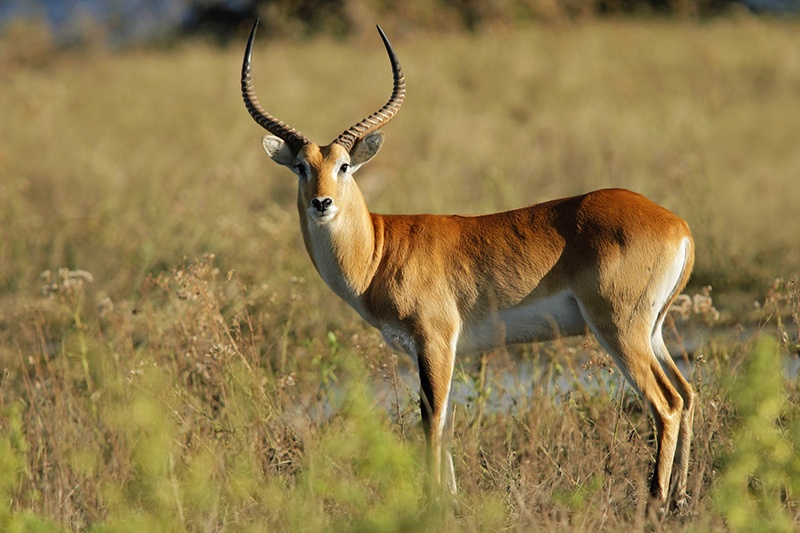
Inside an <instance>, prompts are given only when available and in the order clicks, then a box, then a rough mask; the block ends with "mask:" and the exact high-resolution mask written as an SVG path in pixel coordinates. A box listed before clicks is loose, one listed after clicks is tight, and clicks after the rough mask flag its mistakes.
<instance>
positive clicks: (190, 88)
mask: <svg viewBox="0 0 800 533" xmlns="http://www.w3.org/2000/svg"><path fill="white" fill-rule="evenodd" d="M796 30H797V28H796V24H793V23H790V22H776V23H765V22H762V21H759V20H740V21H718V22H715V23H710V24H703V25H699V24H686V23H684V24H671V23H669V24H668V23H664V22H647V21H641V22H635V23H622V22H610V23H591V24H589V23H587V24H576V25H567V26H559V27H558V28H531V29H528V30H525V31H518V32H509V33H503V32H500V33H494V34H491V33H490V34H479V35H472V36H464V35H449V36H444V37H440V38H434V37H430V36H428V37H421V38H419V39H418V40H403V39H402V38H398V39H394V41H395V47H396V48H397V51H398V53H399V54H400V57H401V60H402V61H403V65H404V69H405V71H406V76H407V78H408V83H409V96H408V99H407V101H406V103H405V105H404V108H403V112H402V113H400V114H399V115H398V117H397V119H395V120H394V121H393V122H392V124H391V125H389V126H388V127H387V128H386V132H387V137H388V141H387V143H386V146H385V147H384V149H383V152H382V153H381V155H380V157H378V158H376V160H375V161H374V162H372V163H371V164H370V165H369V166H368V167H366V168H364V169H363V170H362V171H361V172H360V173H359V176H358V180H359V184H360V185H361V187H362V189H363V190H364V192H365V195H366V196H367V198H368V201H369V202H370V204H371V206H372V207H373V209H375V210H377V211H382V212H422V211H435V212H472V213H477V212H487V211H491V210H496V209H506V208H512V207H517V206H519V205H522V204H526V203H531V202H535V201H539V200H545V199H548V198H552V197H555V196H561V195H567V194H574V193H578V192H582V191H585V190H588V189H593V188H598V187H603V186H623V187H628V188H632V189H636V190H638V191H641V192H643V193H645V194H647V195H648V196H650V197H651V198H653V199H654V200H656V201H658V202H659V203H662V204H664V205H666V206H667V207H669V208H671V209H672V210H674V211H675V212H677V213H678V214H680V215H681V216H683V217H684V218H686V219H687V220H688V221H689V223H690V225H691V226H692V228H693V231H694V234H695V236H696V240H697V244H698V262H697V264H698V266H697V272H696V274H695V278H694V282H693V283H694V285H695V286H696V287H700V286H701V285H705V284H711V285H713V286H714V299H715V304H716V306H717V307H718V308H719V309H720V310H721V312H722V321H723V322H725V323H735V321H737V320H742V321H744V320H748V321H747V322H743V324H744V326H745V327H743V331H744V332H750V331H752V329H757V330H758V331H761V332H766V333H769V334H770V335H772V336H774V337H775V338H776V339H778V343H779V344H778V345H769V344H759V345H756V344H755V343H754V341H752V340H750V337H749V335H743V336H741V337H736V338H734V339H731V334H730V331H731V330H729V329H720V328H719V326H714V327H712V328H711V330H710V331H711V333H710V334H708V335H707V336H706V337H704V338H703V340H701V341H700V343H699V345H697V346H695V347H691V348H690V351H691V352H692V353H691V354H689V355H691V356H693V357H694V366H693V371H692V376H691V377H692V380H693V382H694V384H695V386H696V387H697V390H698V393H699V395H700V406H701V407H700V409H699V411H698V413H697V420H696V444H695V446H694V449H693V456H692V470H691V472H692V473H691V478H690V493H691V494H692V501H691V504H690V508H689V511H688V512H687V513H686V514H683V515H679V516H669V517H668V518H667V519H666V521H665V522H664V523H663V524H652V523H651V524H648V517H647V516H646V515H645V507H644V504H645V495H646V487H647V471H648V467H649V463H650V460H651V454H652V450H653V446H652V437H651V429H650V424H649V422H648V419H647V415H646V409H645V407H644V406H643V405H642V404H641V402H640V401H639V400H638V399H637V398H636V397H635V396H634V395H632V394H631V391H630V388H629V387H627V386H626V385H624V383H623V381H622V380H621V379H620V378H619V376H618V374H616V373H612V372H611V371H610V370H609V369H608V362H607V360H605V359H604V357H603V356H602V355H601V352H600V351H599V350H598V349H597V348H596V346H595V345H594V344H593V342H592V341H591V339H589V340H588V341H583V340H580V339H579V340H577V341H564V342H562V343H555V344H553V345H546V346H535V347H523V348H521V349H520V350H516V351H513V352H512V353H511V354H509V353H506V352H499V353H495V354H491V355H490V356H489V357H485V358H472V359H464V360H463V361H461V362H460V364H459V368H458V371H457V385H458V387H459V388H460V390H462V391H464V393H463V395H462V396H460V398H459V400H458V402H457V405H456V411H455V418H454V437H455V439H454V440H455V460H456V469H457V472H458V478H459V479H458V481H459V484H460V487H461V493H460V504H461V505H460V508H461V511H460V512H459V513H457V514H451V513H440V512H439V511H440V510H439V509H435V508H429V507H427V506H426V505H425V504H424V502H423V501H422V500H421V498H420V497H419V495H420V494H421V490H422V486H423V484H424V483H423V479H422V475H423V474H422V467H421V464H420V463H421V458H422V449H423V441H422V435H421V431H420V430H419V428H418V427H417V406H416V390H415V388H414V386H413V385H409V383H413V373H412V372H413V371H412V370H411V369H410V367H409V364H408V362H407V361H406V360H405V359H404V358H402V357H401V358H397V357H395V356H394V355H393V354H391V352H390V351H389V350H388V349H387V348H386V347H385V346H384V345H383V344H382V343H381V341H380V338H379V337H378V336H377V335H376V334H375V333H374V332H372V331H370V330H368V329H367V328H366V326H365V325H364V324H363V323H362V322H361V321H359V320H358V318H357V317H356V316H355V315H354V313H353V312H352V311H351V310H349V309H348V308H346V306H345V305H344V304H343V303H341V302H339V301H338V300H336V299H335V297H334V296H333V295H332V294H331V293H330V292H329V291H328V290H327V289H326V288H325V287H324V285H323V283H322V282H321V281H320V280H319V279H318V277H317V275H316V274H315V273H314V272H313V267H312V266H311V264H310V262H309V261H308V259H307V258H306V257H305V253H304V251H303V248H302V244H301V240H300V237H299V232H298V231H297V228H296V215H295V214H294V194H295V189H294V187H295V186H294V183H293V179H292V177H291V176H290V175H288V174H287V173H284V172H282V171H281V170H280V169H279V168H276V167H275V166H273V165H272V164H271V163H270V162H269V161H267V160H266V158H265V157H264V156H263V153H262V152H261V150H260V147H259V143H258V137H259V135H260V134H261V131H260V129H259V128H258V127H257V126H255V125H254V124H252V121H251V120H250V119H249V118H248V117H247V116H246V115H245V112H244V110H243V107H242V105H241V101H240V97H239V89H238V81H237V80H238V75H239V73H238V70H239V64H240V63H239V62H240V52H241V51H240V50H238V49H235V50H217V49H211V48H206V47H203V46H197V45H192V46H185V47H184V46H178V47H177V48H176V49H174V50H171V51H169V52H165V51H154V50H130V51H127V52H122V53H118V54H110V53H108V52H104V51H102V50H94V51H88V52H84V53H80V54H65V55H64V56H61V57H56V58H52V59H50V60H48V61H43V62H37V63H36V64H35V65H29V66H26V65H19V64H14V65H12V66H13V69H10V70H9V71H8V73H7V75H6V77H5V78H4V82H5V83H4V86H3V90H2V91H0V109H1V110H2V116H3V123H4V128H2V129H0V175H2V180H0V231H1V233H2V239H0V367H1V368H2V369H3V374H2V380H1V381H0V427H2V432H0V497H1V498H2V499H3V505H0V524H1V525H2V528H9V529H10V528H26V527H27V528H42V529H65V530H66V529H97V530H124V529H134V530H137V529H138V530H142V529H148V530H157V529H164V530H172V529H176V530H181V529H187V530H221V529H234V530H241V529H245V530H246V529H253V530H263V529H264V528H267V529H270V530H272V529H278V530H307V529H320V528H323V529H336V530H339V529H342V530H370V531H372V530H387V531H388V530H429V529H463V530H485V529H489V528H496V527H498V524H499V525H501V526H502V527H505V528H508V529H519V530H529V529H530V528H537V529H564V528H566V529H589V528H605V529H623V528H634V529H643V528H648V527H650V528H655V529H658V528H661V527H663V528H665V529H670V530H677V529H685V528H695V529H720V528H724V527H735V528H747V527H748V526H750V525H753V524H754V522H752V521H750V522H748V518H752V519H757V520H758V522H756V523H755V524H756V525H758V524H761V523H765V522H766V521H768V520H770V521H773V522H774V523H775V524H777V527H788V528H791V527H792V526H794V527H796V526H797V524H798V520H800V519H799V518H798V510H797V509H798V507H797V502H798V498H797V494H798V493H797V491H798V487H796V481H795V480H796V479H798V477H797V476H791V475H787V474H786V473H791V472H794V470H792V469H796V468H797V454H798V450H797V448H796V444H795V443H796V442H797V431H798V421H797V414H796V413H797V412H798V407H799V405H798V401H799V399H800V393H799V392H798V381H797V379H796V377H794V378H793V379H788V380H785V379H783V378H782V377H781V376H783V374H782V371H783V370H782V367H781V365H782V364H783V362H785V361H786V360H791V359H788V358H789V357H790V356H789V355H787V354H789V353H792V352H796V350H797V342H798V341H797V338H798V337H797V327H798V326H797V324H798V322H800V321H799V320H798V316H799V314H800V311H799V309H800V308H799V307H798V298H799V297H798V289H797V285H796V284H794V282H792V281H791V279H792V278H793V277H794V278H795V279H796V276H797V272H798V270H800V268H799V267H800V255H798V253H799V252H798V249H797V247H796V235H798V231H797V230H798V224H799V222H798V219H797V217H795V216H793V215H794V212H795V211H796V207H797V205H798V200H799V199H800V198H798V192H797V188H796V187H794V186H793V183H794V179H795V178H796V177H797V175H798V170H800V155H798V153H800V152H798V151H797V150H796V149H795V148H794V146H793V144H792V143H793V141H794V135H793V132H795V131H797V130H798V126H800V124H798V120H800V119H799V118H798V117H800V113H798V112H797V111H798V109H797V106H798V102H797V99H796V95H797V94H798V88H800V69H798V65H800V61H798V59H800V58H798V52H797V50H798V48H797V47H796V46H795V45H796V38H795V34H796ZM382 54H383V52H382V51H381V49H380V46H379V44H378V43H377V39H370V40H369V41H365V42H330V41H325V40H315V41H309V42H305V43H300V44H285V43H283V44H282V43H270V44H269V45H266V46H265V45H259V46H258V48H257V49H256V51H255V56H254V60H255V82H256V86H257V87H258V89H259V94H260V95H261V99H262V101H263V102H265V103H266V104H267V105H268V106H269V108H270V110H271V111H272V112H273V113H275V114H276V115H278V116H280V117H281V118H283V119H285V120H287V121H288V122H290V123H291V124H292V125H294V126H296V127H298V128H300V129H301V130H302V131H303V132H304V133H305V134H306V135H308V136H309V137H310V138H312V139H315V140H317V141H319V142H327V141H328V140H330V139H332V138H334V137H335V136H336V135H337V134H338V133H339V132H340V131H341V130H342V129H343V128H344V127H346V126H347V125H349V124H350V123H352V122H354V121H356V120H358V119H359V118H360V117H361V116H363V115H365V114H366V113H368V112H371V111H372V110H373V109H374V108H375V107H377V106H379V105H380V104H381V103H382V102H383V99H384V98H385V96H387V94H388V86H387V82H388V80H387V78H388V77H389V72H388V65H387V64H386V63H387V62H386V59H385V57H384V56H383V55H382ZM778 276H780V277H782V278H783V280H780V281H778V282H775V283H774V284H772V285H771V283H772V280H773V279H774V278H776V277H778ZM754 299H758V300H759V301H760V307H759V308H758V309H753V308H752V301H753V300H754ZM703 301H704V300H702V298H700V299H699V300H698V302H700V303H702V302H703ZM689 307H691V306H689ZM701 308H702V305H700V304H698V310H701V311H702V309H701ZM687 309H688V308H687ZM706 309H708V308H707V307H706ZM690 315H691V313H690ZM712 318H713V317H712ZM676 321H677V326H676V328H675V330H674V332H672V333H671V335H673V337H674V336H675V335H676V334H677V335H680V336H684V337H687V338H688V336H690V334H693V332H694V331H695V330H701V331H707V330H708V324H706V321H705V319H704V318H702V317H700V315H696V314H695V315H692V317H691V318H690V319H689V320H688V321H686V322H682V321H680V320H678V319H677V318H676ZM681 345H684V346H686V345H687V343H683V344H682V343H680V342H677V341H676V346H678V347H679V346H681ZM580 354H584V355H583V356H582V358H576V356H578V355H580ZM587 354H588V355H587ZM776 354H780V356H777V355H776ZM582 365H587V366H586V368H582ZM528 367H530V368H533V369H535V371H533V372H531V373H530V374H527V373H524V372H522V371H521V370H520V369H521V368H528ZM587 373H588V374H587ZM587 375H589V376H592V378H593V380H594V381H598V380H599V381H602V383H603V385H602V386H594V385H593V383H594V381H593V382H592V383H587V381H586V379H587V378H586V376H587ZM409 377H410V379H409ZM745 503H746V506H745V505H744V504H745ZM742 508H746V509H749V510H751V511H752V512H749V513H747V514H745V515H744V518H742V513H741V512H740V510H741V509H742ZM770 523H772V522H770Z"/></svg>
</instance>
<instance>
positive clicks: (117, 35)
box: [0, 0, 190, 46]
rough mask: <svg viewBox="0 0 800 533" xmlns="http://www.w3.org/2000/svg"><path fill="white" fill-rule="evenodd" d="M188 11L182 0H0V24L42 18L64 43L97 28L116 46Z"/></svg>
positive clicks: (166, 27) (176, 22)
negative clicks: (16, 19)
mask: <svg viewBox="0 0 800 533" xmlns="http://www.w3.org/2000/svg"><path fill="white" fill-rule="evenodd" d="M189 11H190V6H189V2H187V1H185V0H5V1H2V2H0V24H4V23H7V22H9V21H11V20H13V19H15V18H28V19H31V18H35V19H43V20H44V21H46V22H47V24H48V26H49V27H50V30H51V31H52V33H53V37H54V39H55V41H56V43H57V44H60V45H65V46H68V45H70V44H74V43H77V42H80V41H82V40H83V39H85V38H86V35H87V33H90V32H92V31H97V29H99V30H100V32H101V34H103V35H106V36H107V44H108V45H110V46H119V45H123V44H130V43H135V42H142V41H146V40H149V39H152V38H154V37H158V36H160V35H164V34H167V33H169V32H172V31H174V30H175V29H177V28H178V27H180V25H181V24H182V23H183V22H184V20H185V19H186V17H187V16H188V14H189Z"/></svg>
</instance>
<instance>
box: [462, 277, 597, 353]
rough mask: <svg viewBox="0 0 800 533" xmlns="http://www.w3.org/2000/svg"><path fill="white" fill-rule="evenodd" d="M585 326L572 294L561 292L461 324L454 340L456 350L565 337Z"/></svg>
mask: <svg viewBox="0 0 800 533" xmlns="http://www.w3.org/2000/svg"><path fill="white" fill-rule="evenodd" d="M585 328H586V321H585V320H584V319H583V316H582V315H581V311H580V309H579V307H578V304H577V302H576V301H575V299H574V298H573V296H572V294H571V293H569V292H562V293H559V294H555V295H553V296H551V297H549V298H545V299H542V300H537V301H535V302H530V303H526V304H522V305H518V306H515V307H511V308H509V309H503V310H501V311H499V312H498V313H496V314H492V315H489V316H487V317H485V318H483V319H481V320H479V321H476V322H474V323H465V324H464V326H463V328H462V331H461V336H460V337H459V339H458V353H459V354H463V353H474V352H482V351H486V350H491V349H493V348H497V347H500V346H504V345H511V344H519V343H525V342H540V341H545V340H551V339H555V338H558V337H569V336H572V335H578V334H580V333H583V332H584V330H585Z"/></svg>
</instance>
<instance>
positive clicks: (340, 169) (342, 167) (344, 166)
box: [339, 163, 350, 172]
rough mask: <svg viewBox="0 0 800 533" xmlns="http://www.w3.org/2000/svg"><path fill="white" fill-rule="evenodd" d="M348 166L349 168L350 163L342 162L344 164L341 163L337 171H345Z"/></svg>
mask: <svg viewBox="0 0 800 533" xmlns="http://www.w3.org/2000/svg"><path fill="white" fill-rule="evenodd" d="M349 168H350V165H348V164H347V163H344V164H343V165H342V166H341V167H340V168H339V172H347V170H348V169H349Z"/></svg>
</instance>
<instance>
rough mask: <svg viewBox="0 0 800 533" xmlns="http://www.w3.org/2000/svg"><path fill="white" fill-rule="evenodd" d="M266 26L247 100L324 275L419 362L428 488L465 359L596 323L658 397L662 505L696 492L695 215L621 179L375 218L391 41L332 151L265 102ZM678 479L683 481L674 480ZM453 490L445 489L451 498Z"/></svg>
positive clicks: (445, 447) (391, 110)
mask: <svg viewBox="0 0 800 533" xmlns="http://www.w3.org/2000/svg"><path fill="white" fill-rule="evenodd" d="M257 26H258V21H256V22H255V24H254V25H253V29H252V31H251V33H250V37H249V40H248V42H247V47H246V49H245V54H244V60H243V65H242V78H241V85H242V96H243V98H244V103H245V106H246V107H247V110H248V112H249V113H250V115H251V116H252V117H253V119H254V120H255V121H256V122H257V123H258V124H259V125H261V126H262V127H263V128H264V129H266V130H267V131H268V132H269V133H270V134H271V135H266V136H265V137H264V138H263V140H262V145H263V148H264V150H265V151H266V153H267V155H268V156H269V157H270V158H271V159H272V160H273V161H275V162H276V163H278V164H279V165H283V166H285V167H287V168H289V169H290V170H291V171H292V172H294V173H295V174H296V175H297V211H298V214H299V218H300V230H301V232H302V234H303V242H304V243H305V247H306V251H307V252H308V255H309V256H310V258H311V262H312V263H313V264H314V267H315V268H316V270H317V272H318V273H319V275H320V276H321V277H322V279H323V280H324V282H325V283H326V284H327V285H328V287H330V289H331V290H333V292H334V293H336V295H337V296H339V297H340V298H342V299H343V300H344V301H345V302H347V303H348V304H349V305H350V306H351V307H352V308H353V309H354V310H355V311H356V312H357V313H358V314H359V315H360V316H361V317H362V318H363V319H364V320H365V321H366V322H368V323H369V324H370V325H372V326H373V327H375V328H377V329H378V330H379V331H380V332H381V334H382V335H383V338H384V340H385V341H386V343H387V344H388V345H389V346H391V347H392V348H394V349H395V350H398V351H403V352H405V353H407V354H408V355H409V356H410V357H411V358H412V359H413V360H414V361H415V362H416V364H417V367H418V369H419V380H420V411H421V418H422V427H423V430H424V433H425V438H426V450H427V454H426V455H427V457H426V459H427V472H428V479H429V481H428V485H429V487H430V486H433V487H439V488H440V490H442V491H444V490H446V491H448V492H449V493H451V494H452V495H453V496H455V494H456V480H455V473H454V468H453V459H452V454H451V452H450V442H449V439H446V438H445V426H446V425H447V424H448V412H449V405H448V403H449V395H450V386H451V381H452V377H453V367H454V362H455V358H456V355H457V354H466V353H471V352H484V351H487V350H491V349H493V348H496V347H500V346H503V345H511V344H518V343H530V342H538V341H544V340H548V339H554V338H557V337H563V336H574V335H579V334H584V333H586V330H587V328H588V330H590V331H591V332H592V333H593V334H594V336H595V337H596V338H597V340H598V341H599V343H600V344H601V345H602V346H603V348H604V349H605V350H606V351H608V353H609V354H610V355H611V357H612V358H613V359H614V361H615V362H616V364H617V366H618V367H619V369H620V370H621V371H622V373H623V375H624V376H625V377H626V378H627V380H628V381H629V382H630V383H631V384H632V385H633V387H634V389H635V390H636V391H637V392H638V393H639V394H640V395H641V396H642V397H644V399H645V400H646V401H647V403H648V404H649V406H650V408H651V411H652V415H653V418H654V421H655V427H656V440H657V455H656V459H655V465H654V469H653V475H652V478H651V479H652V481H651V484H650V496H651V500H650V502H651V503H653V502H656V503H657V504H658V505H659V509H660V510H661V511H663V510H664V506H665V504H666V501H667V498H668V497H669V496H670V495H671V497H672V503H673V505H674V506H676V507H681V506H683V505H684V504H685V502H686V478H687V475H688V467H689V448H690V444H691V439H692V414H693V411H694V406H695V394H694V392H693V391H692V387H691V386H690V385H689V383H688V382H687V380H686V379H685V378H684V377H683V376H682V375H681V372H680V370H679V369H678V368H677V366H676V365H675V363H674V361H673V360H672V357H671V356H670V354H669V352H668V351H667V348H666V346H665V344H664V340H663V337H662V325H663V323H664V320H665V318H666V316H667V313H668V310H669V308H670V304H671V303H672V302H673V300H674V299H675V298H676V296H677V295H678V294H679V293H680V291H681V290H682V289H683V287H684V286H685V285H686V283H687V281H688V279H689V276H690V274H691V271H692V266H693V264H694V241H693V240H692V235H691V232H690V231H689V226H688V225H687V223H686V222H685V221H684V220H682V219H681V218H679V217H678V216H677V215H675V214H673V213H671V212H670V211H668V210H666V209H665V208H663V207H660V206H659V205H656V204H655V203H653V202H651V201H650V200H648V199H646V198H644V197H643V196H640V195H639V194H636V193H634V192H630V191H627V190H624V189H604V190H597V191H594V192H589V193H586V194H582V195H580V196H574V197H571V198H561V199H557V200H552V201H548V202H544V203H540V204H536V205H531V206H529V207H523V208H521V209H515V210H512V211H505V212H500V213H492V214H487V215H477V216H461V215H379V214H376V213H371V212H370V211H369V209H368V208H367V204H366V201H365V200H364V197H363V195H362V194H361V192H360V190H359V188H358V185H357V184H356V182H355V180H354V179H353V174H354V173H355V172H356V171H357V170H359V169H360V168H361V166H362V165H364V164H366V163H367V162H369V161H370V160H371V159H372V158H373V157H375V155H376V154H377V153H378V150H379V149H380V148H381V146H382V144H383V141H384V134H383V132H382V131H380V130H381V128H383V127H384V126H386V124H387V123H388V122H389V121H390V120H391V119H392V118H393V117H394V116H395V115H396V114H397V112H398V111H399V110H400V106H401V104H402V103H403V99H404V98H405V93H406V84H405V77H404V76H403V71H402V69H401V67H400V62H399V60H398V58H397V55H396V54H395V52H394V50H393V48H392V46H391V44H390V43H389V40H388V38H387V37H386V35H385V34H384V32H383V30H381V28H380V26H378V33H379V34H380V37H381V39H382V40H383V45H384V47H385V48H386V52H387V54H388V56H389V61H390V63H391V67H392V74H393V80H394V81H393V88H392V94H391V96H390V98H389V100H388V101H387V102H386V104H385V105H384V106H383V107H381V108H380V109H379V110H378V111H376V112H375V113H373V114H371V115H369V116H367V117H366V118H364V119H362V120H361V121H360V122H358V123H357V124H355V125H354V126H352V127H350V128H348V129H347V130H345V131H344V132H342V134H341V135H339V136H338V137H337V138H336V139H335V140H333V142H331V143H330V144H327V145H325V146H319V145H317V144H314V143H313V142H311V141H310V140H308V139H307V138H306V137H304V136H303V135H302V134H301V133H300V132H299V131H297V130H295V129H293V128H291V127H290V126H288V125H287V124H286V123H284V122H281V121H280V120H278V119H277V118H275V117H274V116H272V115H271V114H269V113H268V112H267V111H266V110H265V109H264V108H263V107H262V106H261V104H260V103H259V101H258V99H257V98H256V93H255V89H254V87H253V83H252V79H251V67H250V62H251V55H252V48H253V41H254V39H255V33H256V28H257ZM670 482H671V483H670ZM443 493H444V492H443Z"/></svg>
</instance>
